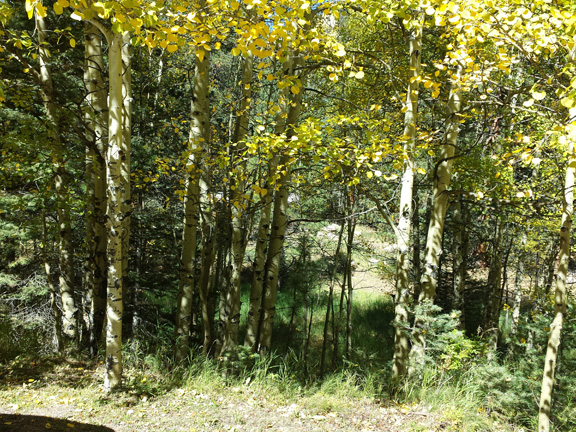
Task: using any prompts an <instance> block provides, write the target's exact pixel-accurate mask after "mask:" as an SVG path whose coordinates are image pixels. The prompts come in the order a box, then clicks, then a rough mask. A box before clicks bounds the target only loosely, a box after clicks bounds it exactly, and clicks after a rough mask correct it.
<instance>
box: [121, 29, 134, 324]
mask: <svg viewBox="0 0 576 432" xmlns="http://www.w3.org/2000/svg"><path fill="white" fill-rule="evenodd" d="M121 51H122V148H121V164H120V172H121V178H122V180H121V181H122V188H121V190H122V204H121V211H122V284H123V286H124V290H125V291H126V293H127V295H126V298H133V297H134V295H133V293H131V292H129V290H130V287H129V284H128V260H129V256H130V248H129V244H130V223H131V220H132V218H131V215H132V198H131V193H130V153H131V146H132V41H131V35H130V33H129V32H123V33H122V50H121ZM128 293H129V294H128ZM129 306H131V307H132V308H134V304H132V305H129ZM132 313H133V309H132ZM129 318H130V319H129V321H128V322H127V323H126V325H125V327H127V328H128V329H129V334H130V333H131V332H132V317H129Z"/></svg>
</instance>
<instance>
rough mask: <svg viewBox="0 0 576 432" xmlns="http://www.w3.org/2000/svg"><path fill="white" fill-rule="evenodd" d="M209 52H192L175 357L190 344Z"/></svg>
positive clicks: (207, 133)
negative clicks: (192, 70) (194, 53)
mask: <svg viewBox="0 0 576 432" xmlns="http://www.w3.org/2000/svg"><path fill="white" fill-rule="evenodd" d="M209 64H210V63H209V55H208V53H205V55H204V57H203V58H202V59H200V57H199V56H196V69H195V72H194V89H193V94H192V104H191V110H190V111H191V117H192V120H191V125H190V136H189V154H188V162H187V166H186V169H187V171H188V178H187V180H186V197H185V199H184V230H183V233H182V255H181V264H180V288H179V294H178V306H177V311H176V327H175V335H176V347H175V358H176V360H177V361H181V360H183V359H185V358H186V355H187V353H188V348H189V345H190V324H191V319H192V304H193V296H194V281H195V278H196V247H197V245H196V243H197V230H198V223H199V219H200V179H201V177H202V175H203V174H202V173H201V169H199V168H200V167H199V163H200V161H199V159H200V158H201V157H202V153H203V150H204V149H207V147H208V145H209V142H210V120H209V113H208V109H209V100H208V91H209V86H210V75H209Z"/></svg>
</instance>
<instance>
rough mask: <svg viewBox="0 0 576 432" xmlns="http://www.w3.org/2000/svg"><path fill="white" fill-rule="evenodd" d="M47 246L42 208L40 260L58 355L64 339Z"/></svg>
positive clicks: (61, 352)
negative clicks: (52, 315)
mask: <svg viewBox="0 0 576 432" xmlns="http://www.w3.org/2000/svg"><path fill="white" fill-rule="evenodd" d="M47 247H48V230H47V228H46V209H43V210H42V242H41V243H40V252H41V254H42V261H44V270H45V272H46V278H47V279H48V288H49V290H50V307H51V308H52V313H53V314H54V333H55V335H56V350H57V351H58V353H59V354H60V355H63V354H64V341H63V339H62V316H61V313H60V308H58V303H57V301H56V285H55V284H54V277H53V276H52V270H51V268H50V262H49V261H48V254H47V253H46V248H47Z"/></svg>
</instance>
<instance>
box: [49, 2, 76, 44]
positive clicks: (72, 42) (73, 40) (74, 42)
mask: <svg viewBox="0 0 576 432" xmlns="http://www.w3.org/2000/svg"><path fill="white" fill-rule="evenodd" d="M54 4H56V3H54ZM70 46H71V47H72V48H74V47H75V46H76V39H70Z"/></svg>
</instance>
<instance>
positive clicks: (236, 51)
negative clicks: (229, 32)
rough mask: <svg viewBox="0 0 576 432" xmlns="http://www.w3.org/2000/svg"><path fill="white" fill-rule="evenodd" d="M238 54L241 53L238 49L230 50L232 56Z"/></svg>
mask: <svg viewBox="0 0 576 432" xmlns="http://www.w3.org/2000/svg"><path fill="white" fill-rule="evenodd" d="M240 52H241V51H240V48H238V47H234V48H232V55H233V56H237V55H239V54H240Z"/></svg>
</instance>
